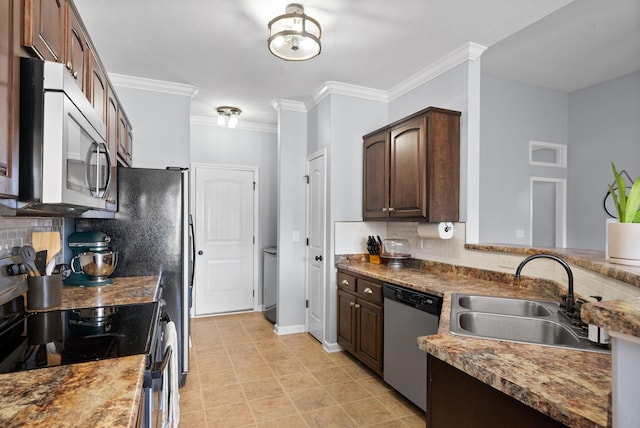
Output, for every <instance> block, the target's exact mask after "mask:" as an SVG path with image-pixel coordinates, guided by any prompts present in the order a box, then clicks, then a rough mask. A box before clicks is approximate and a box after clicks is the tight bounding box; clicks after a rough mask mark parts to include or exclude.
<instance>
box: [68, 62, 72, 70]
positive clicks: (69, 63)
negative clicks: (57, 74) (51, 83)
mask: <svg viewBox="0 0 640 428" xmlns="http://www.w3.org/2000/svg"><path fill="white" fill-rule="evenodd" d="M72 68H73V64H72V63H71V61H67V69H68V70H71V69H72Z"/></svg>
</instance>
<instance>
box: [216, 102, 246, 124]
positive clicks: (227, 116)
mask: <svg viewBox="0 0 640 428" xmlns="http://www.w3.org/2000/svg"><path fill="white" fill-rule="evenodd" d="M216 111H217V112H218V125H220V126H224V125H225V124H226V125H227V126H228V127H229V128H235V127H236V126H237V125H238V116H240V113H242V110H240V109H239V108H237V107H229V106H220V107H217V108H216Z"/></svg>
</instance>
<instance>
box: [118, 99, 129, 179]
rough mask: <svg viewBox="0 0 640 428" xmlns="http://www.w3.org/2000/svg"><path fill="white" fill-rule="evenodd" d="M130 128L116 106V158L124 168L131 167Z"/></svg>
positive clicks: (122, 113) (120, 110) (120, 109)
mask: <svg viewBox="0 0 640 428" xmlns="http://www.w3.org/2000/svg"><path fill="white" fill-rule="evenodd" d="M130 127H131V126H130V125H129V121H128V120H127V117H126V116H125V115H124V112H123V111H122V108H120V106H118V158H119V159H120V160H121V161H122V163H123V164H124V165H125V166H131V134H130Z"/></svg>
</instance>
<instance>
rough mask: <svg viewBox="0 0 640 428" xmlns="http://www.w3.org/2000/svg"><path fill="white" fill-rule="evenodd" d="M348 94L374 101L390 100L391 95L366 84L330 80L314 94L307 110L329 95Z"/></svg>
mask: <svg viewBox="0 0 640 428" xmlns="http://www.w3.org/2000/svg"><path fill="white" fill-rule="evenodd" d="M332 94H336V95H347V96H350V97H356V98H363V99H366V100H372V101H382V102H388V101H389V96H388V94H387V91H382V90H380V89H373V88H366V87H364V86H357V85H350V84H348V83H342V82H336V81H328V82H325V83H324V84H323V85H322V86H321V87H320V89H319V90H318V91H317V92H316V94H315V95H314V96H313V99H312V100H311V101H309V102H308V103H307V110H311V109H312V108H313V107H315V106H316V105H318V104H319V103H320V101H322V100H323V99H324V98H325V97H326V96H328V95H332Z"/></svg>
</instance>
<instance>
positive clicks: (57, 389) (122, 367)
mask: <svg viewBox="0 0 640 428" xmlns="http://www.w3.org/2000/svg"><path fill="white" fill-rule="evenodd" d="M159 282H160V277H159V276H137V277H124V278H113V284H109V285H104V286H96V287H78V286H64V287H63V288H62V303H61V305H60V306H58V307H55V308H50V309H49V310H61V309H76V308H87V307H99V306H111V305H127V304H136V303H150V302H153V301H156V300H157V298H158V292H159ZM145 364H146V356H145V355H142V354H141V355H133V356H129V357H120V358H110V359H105V360H100V361H92V362H86V363H78V364H69V365H64V366H55V367H48V368H42V369H35V370H27V371H22V372H17V373H8V374H2V375H0V426H3V427H12V426H16V427H17V426H24V425H28V426H35V427H52V426H64V425H73V426H86V427H134V426H136V418H137V416H138V407H139V404H140V399H141V392H142V382H143V377H144V370H145Z"/></svg>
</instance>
